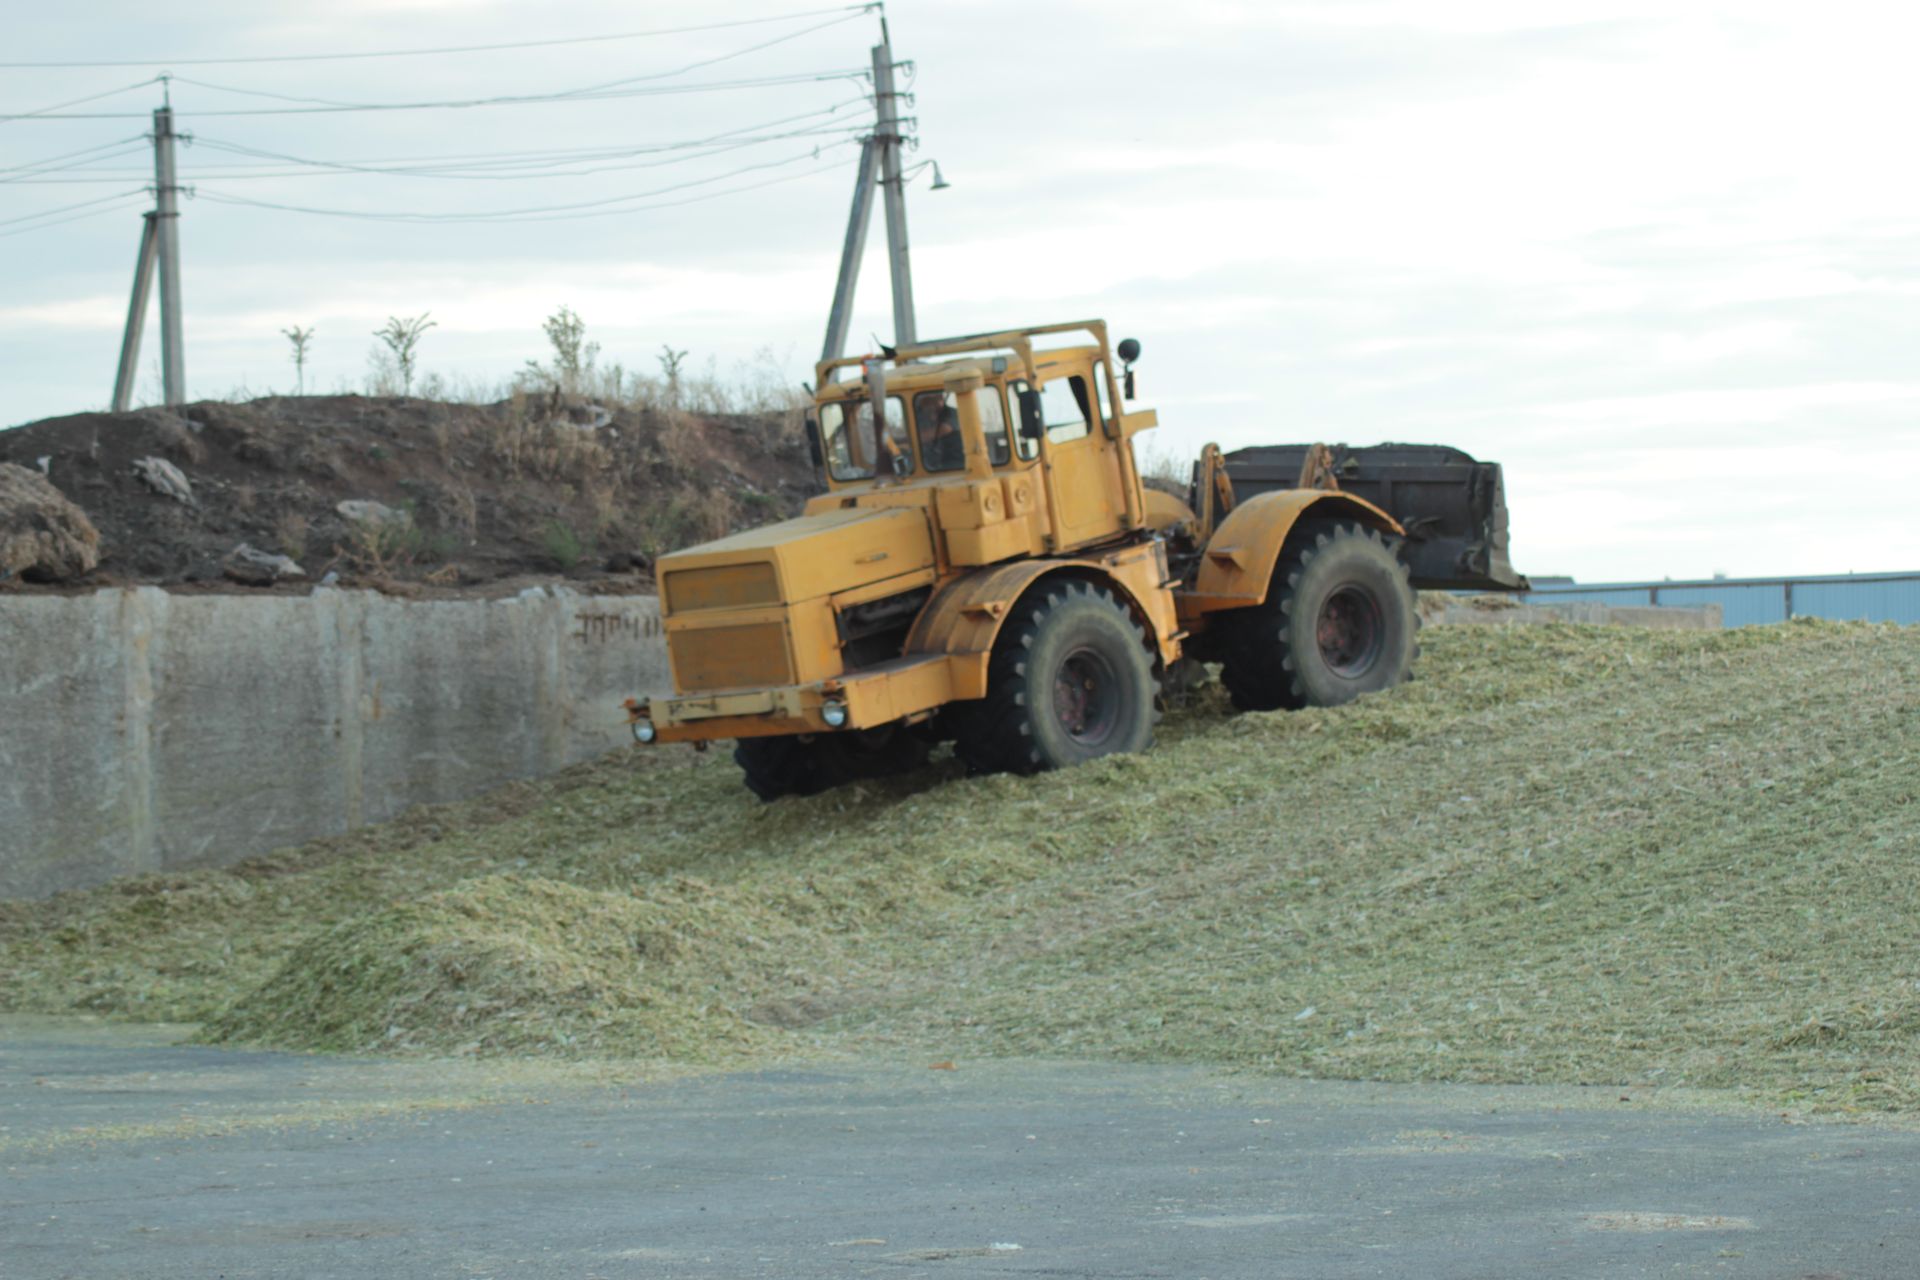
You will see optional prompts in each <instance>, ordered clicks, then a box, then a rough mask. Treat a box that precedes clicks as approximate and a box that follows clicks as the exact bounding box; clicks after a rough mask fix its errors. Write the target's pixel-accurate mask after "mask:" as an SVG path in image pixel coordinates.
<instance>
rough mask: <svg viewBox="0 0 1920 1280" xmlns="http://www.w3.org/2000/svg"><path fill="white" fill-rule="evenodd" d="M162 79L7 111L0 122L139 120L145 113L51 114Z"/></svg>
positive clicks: (127, 91) (158, 78)
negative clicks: (131, 114) (49, 103)
mask: <svg viewBox="0 0 1920 1280" xmlns="http://www.w3.org/2000/svg"><path fill="white" fill-rule="evenodd" d="M160 79H161V78H160V77H159V76H154V77H153V78H151V79H149V80H141V81H139V82H138V83H136V84H123V85H121V86H120V87H119V88H118V89H108V90H107V91H106V92H105V93H90V94H88V95H87V96H86V97H84V98H74V99H72V100H70V101H67V102H56V103H54V104H53V105H52V106H50V107H37V108H35V109H34V110H32V111H15V112H10V113H7V114H3V115H0V124H5V123H6V122H7V121H9V120H32V119H35V118H36V117H38V118H41V119H47V120H79V119H113V118H118V119H131V120H139V119H144V118H145V116H144V115H133V116H126V115H122V116H119V117H109V116H56V115H52V114H50V113H52V112H55V111H61V110H64V109H66V108H67V107H77V106H80V105H81V104H82V103H87V102H98V101H100V99H102V98H111V97H113V96H114V95H115V94H120V93H131V92H132V91H133V90H135V89H144V88H146V87H147V86H148V85H150V84H158V83H160Z"/></svg>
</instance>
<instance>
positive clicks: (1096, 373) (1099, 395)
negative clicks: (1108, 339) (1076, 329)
mask: <svg viewBox="0 0 1920 1280" xmlns="http://www.w3.org/2000/svg"><path fill="white" fill-rule="evenodd" d="M1093 394H1094V396H1095V398H1096V399H1098V400H1099V401H1100V429H1101V430H1103V431H1105V432H1106V433H1107V435H1108V436H1109V437H1111V436H1112V435H1113V434H1114V425H1113V405H1112V403H1111V402H1110V401H1109V400H1108V398H1107V362H1106V361H1105V360H1095V361H1094V362H1093Z"/></svg>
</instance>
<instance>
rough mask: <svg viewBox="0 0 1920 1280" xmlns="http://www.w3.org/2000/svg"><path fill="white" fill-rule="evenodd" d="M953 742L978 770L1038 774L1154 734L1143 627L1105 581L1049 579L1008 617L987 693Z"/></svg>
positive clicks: (1140, 746) (1132, 745)
mask: <svg viewBox="0 0 1920 1280" xmlns="http://www.w3.org/2000/svg"><path fill="white" fill-rule="evenodd" d="M959 719H960V723H959V726H958V732H957V734H956V737H955V741H954V751H955V754H957V755H958V756H959V757H960V759H961V760H962V761H963V762H964V763H965V764H966V766H967V768H968V770H969V771H970V772H973V773H1039V772H1041V771H1042V770H1046V769H1060V768H1065V767H1066V766H1068V765H1075V764H1081V763H1084V762H1085V761H1088V760H1094V759H1097V758H1099V757H1100V756H1105V755H1113V754H1115V753H1117V752H1127V751H1144V750H1145V749H1146V748H1147V747H1148V746H1149V745H1150V744H1151V743H1152V741H1153V721H1154V679H1153V664H1152V661H1151V659H1150V658H1149V657H1148V655H1147V647H1146V633H1145V632H1144V631H1143V630H1141V628H1140V627H1139V625H1138V624H1137V623H1135V622H1134V620H1133V615H1132V614H1130V613H1128V612H1127V610H1126V608H1125V607H1124V606H1123V605H1121V604H1120V602H1119V601H1118V600H1116V599H1115V598H1114V596H1113V593H1112V592H1111V591H1109V590H1108V589H1107V588H1105V587H1102V586H1098V585H1095V584H1092V583H1087V582H1080V581H1071V580H1069V581H1056V582H1050V583H1042V584H1041V585H1040V586H1039V587H1037V588H1036V589H1035V590H1034V591H1032V592H1031V593H1029V594H1028V596H1027V597H1026V598H1024V599H1023V600H1021V602H1020V603H1019V605H1017V606H1016V607H1015V610H1014V613H1013V616H1011V617H1010V618H1008V619H1007V622H1006V625H1005V627H1004V628H1003V629H1002V630H1001V633H1000V638H999V639H998V640H997V641H996V642H995V644H994V647H993V657H992V659H991V660H990V661H989V663H988V667H987V696H986V697H984V698H982V699H980V701H979V702H978V703H976V704H973V705H971V706H968V707H967V708H966V710H965V711H964V712H963V713H962V715H961V716H960V718H959Z"/></svg>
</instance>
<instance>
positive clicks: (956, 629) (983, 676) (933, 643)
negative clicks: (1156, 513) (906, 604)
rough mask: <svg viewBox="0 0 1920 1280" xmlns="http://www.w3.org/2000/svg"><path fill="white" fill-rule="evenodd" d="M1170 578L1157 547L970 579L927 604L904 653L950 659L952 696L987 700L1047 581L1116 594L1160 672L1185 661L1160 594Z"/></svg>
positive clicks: (1027, 563)
mask: <svg viewBox="0 0 1920 1280" xmlns="http://www.w3.org/2000/svg"><path fill="white" fill-rule="evenodd" d="M1165 576H1166V565H1165V561H1164V558H1163V553H1162V551H1161V544H1159V543H1147V544H1143V545H1140V546H1137V547H1133V548H1129V549H1128V550H1127V551H1125V552H1122V553H1121V554H1120V555H1118V556H1115V557H1112V558H1111V559H1110V560H1108V561H1100V560H1021V561H1016V562H1015V563H1012V564H1006V565H1001V566H1000V567H998V568H995V569H987V570H983V571H982V572H980V573H972V574H968V575H967V576H966V577H964V578H961V579H959V580H958V581H956V582H953V583H950V584H948V585H947V586H946V587H944V588H942V589H941V590H940V591H939V592H938V593H936V594H935V595H934V597H933V599H932V600H930V601H928V602H927V607H926V608H925V609H922V610H921V611H920V616H919V617H918V618H916V619H915V620H914V624H913V630H912V632H911V633H909V635H908V636H907V646H906V652H907V653H908V654H909V655H912V654H929V653H944V654H947V655H949V656H950V657H951V658H952V660H953V661H952V670H953V696H954V697H955V698H984V697H986V696H987V662H988V660H989V659H990V658H991V657H992V656H993V645H994V641H995V640H997V639H999V637H1000V629H1001V627H1002V626H1004V625H1005V623H1006V620H1007V618H1008V616H1009V615H1010V614H1012V612H1013V610H1014V606H1015V605H1017V604H1019V603H1020V600H1021V598H1022V597H1023V596H1025V595H1026V594H1027V593H1028V592H1030V591H1032V590H1035V589H1036V588H1037V587H1039V586H1040V584H1041V583H1042V582H1043V581H1045V580H1049V579H1056V578H1074V579H1078V580H1080V581H1085V582H1098V583H1099V584H1101V585H1102V586H1105V587H1109V588H1111V589H1112V591H1113V593H1114V595H1115V597H1116V598H1118V599H1119V601H1120V602H1121V603H1122V604H1124V605H1126V606H1127V608H1128V609H1129V610H1131V611H1132V613H1133V614H1134V617H1135V620H1136V621H1137V622H1139V623H1140V625H1141V627H1142V629H1143V630H1144V631H1145V632H1146V634H1147V642H1148V645H1149V647H1150V648H1152V650H1153V651H1154V653H1155V654H1156V656H1157V662H1156V665H1158V663H1170V662H1172V661H1174V660H1175V659H1177V658H1178V657H1179V656H1180V640H1179V636H1178V635H1177V633H1176V625H1177V624H1176V623H1175V620H1174V615H1173V608H1172V601H1171V598H1170V597H1169V596H1168V595H1167V593H1166V591H1165V590H1164V588H1162V587H1161V586H1160V584H1161V583H1162V582H1163V581H1164V580H1165ZM1156 604H1157V607H1156Z"/></svg>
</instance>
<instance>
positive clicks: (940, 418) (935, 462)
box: [913, 391, 967, 471]
mask: <svg viewBox="0 0 1920 1280" xmlns="http://www.w3.org/2000/svg"><path fill="white" fill-rule="evenodd" d="M913 434H914V440H915V442H916V443H917V444H918V445H919V446H920V465H921V466H922V467H923V468H925V469H926V470H928V471H958V470H960V469H961V468H962V467H964V466H966V465H967V451H966V446H965V445H964V444H963V443H962V442H961V439H960V409H959V407H958V405H957V404H956V403H955V400H954V396H953V394H952V393H951V392H940V391H922V392H921V393H920V394H919V395H916V396H915V397H914V398H913Z"/></svg>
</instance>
